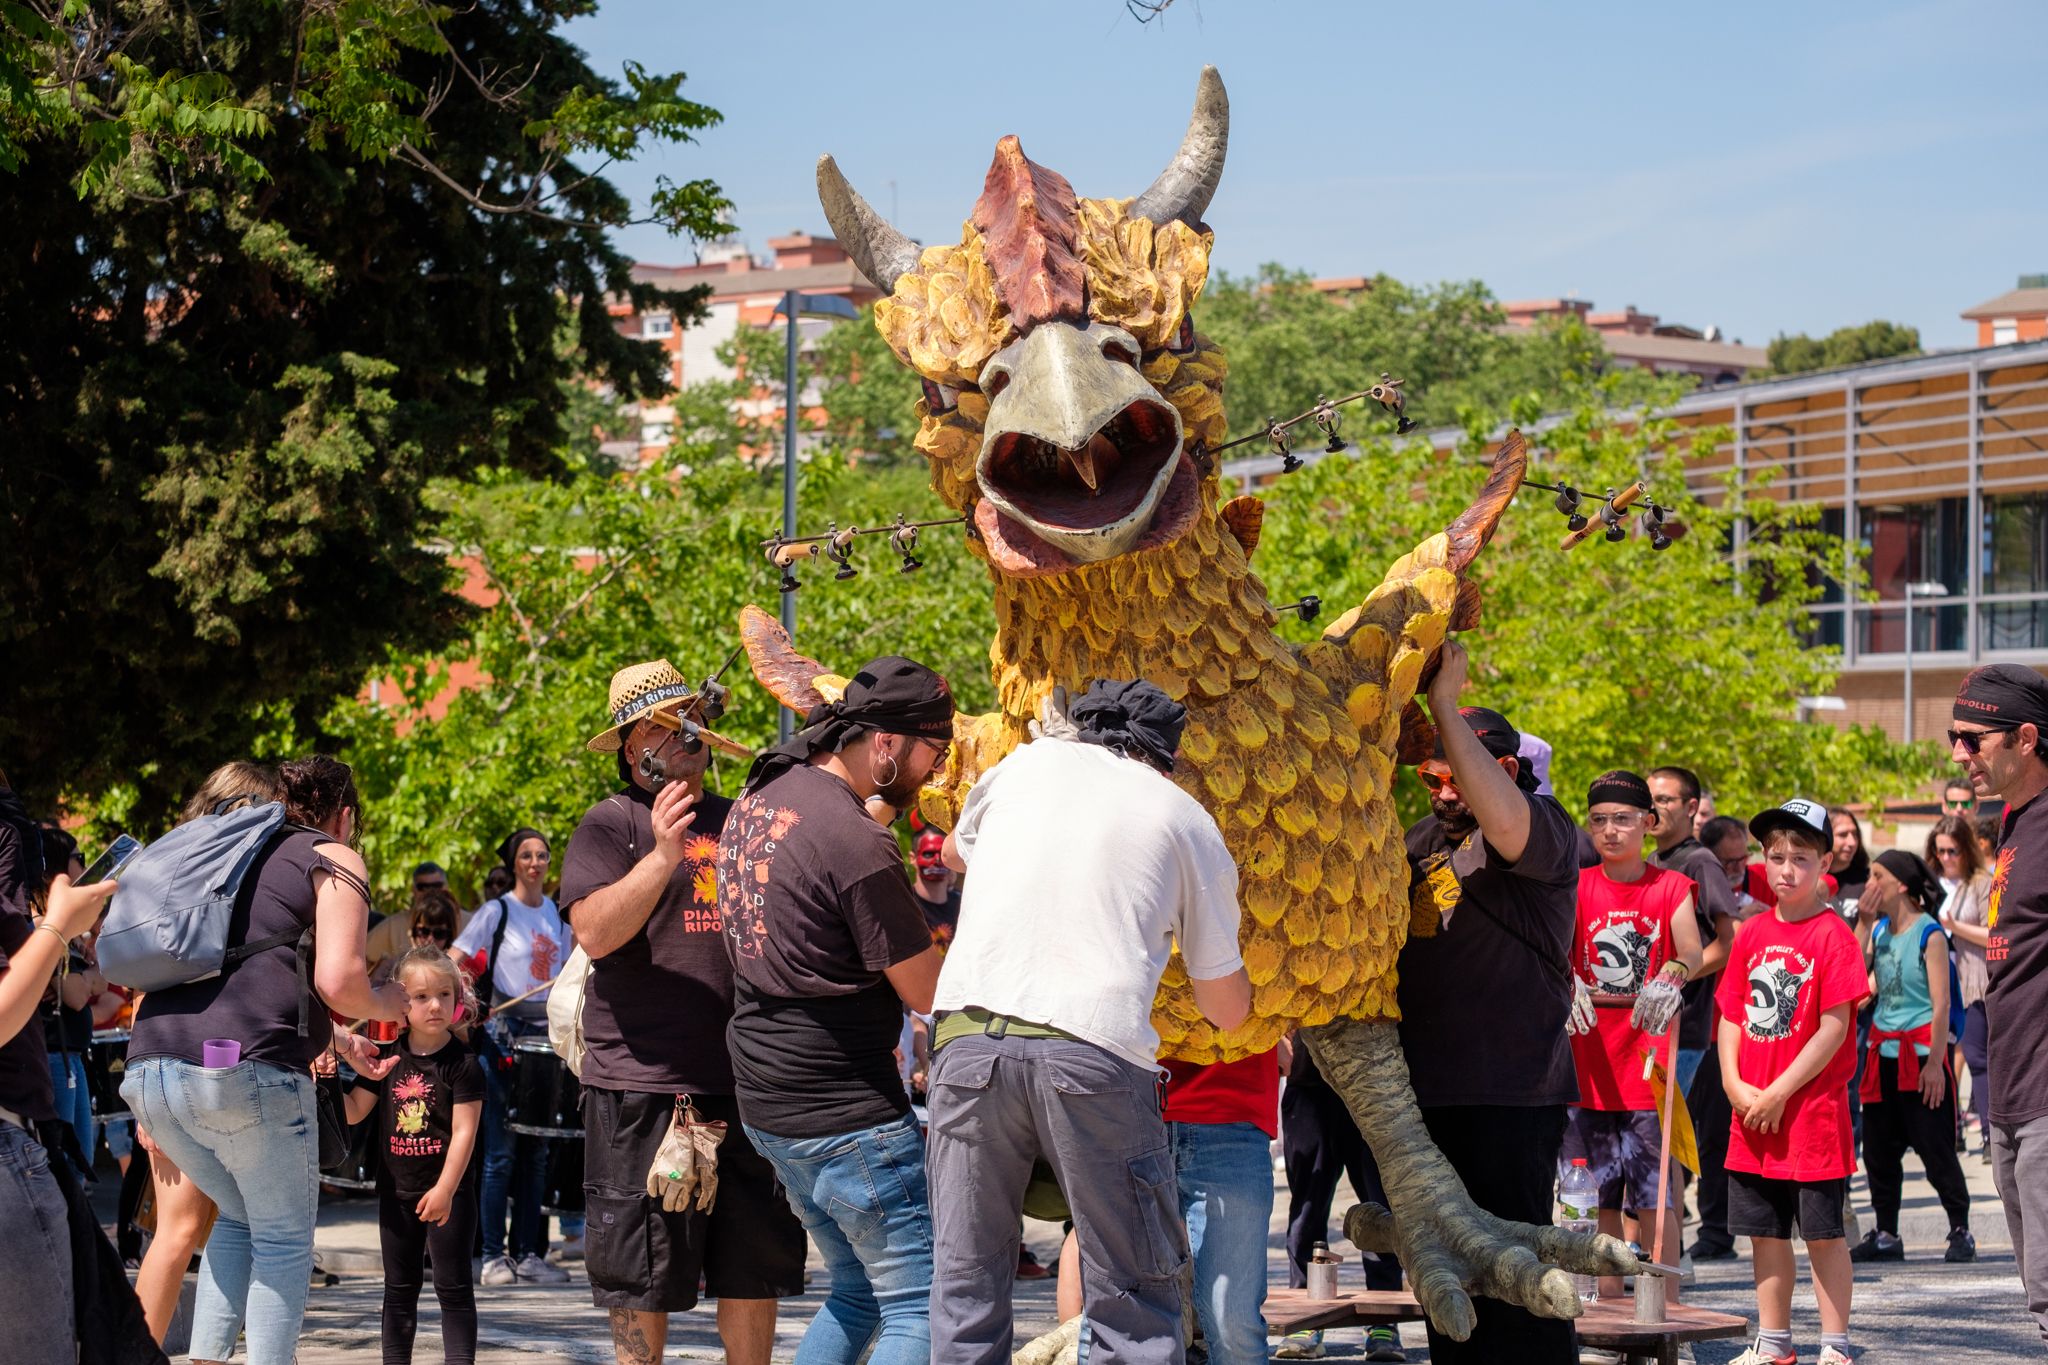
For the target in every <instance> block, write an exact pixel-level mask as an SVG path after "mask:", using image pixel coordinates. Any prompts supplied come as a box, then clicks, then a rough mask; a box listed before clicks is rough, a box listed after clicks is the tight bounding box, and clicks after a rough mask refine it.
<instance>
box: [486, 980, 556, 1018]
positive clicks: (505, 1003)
mask: <svg viewBox="0 0 2048 1365" xmlns="http://www.w3.org/2000/svg"><path fill="white" fill-rule="evenodd" d="M554 984H555V978H554V977H552V976H551V977H549V978H548V979H547V980H545V981H543V982H541V983H540V984H539V985H538V986H535V987H534V988H533V989H532V990H530V991H527V992H526V993H525V994H523V995H515V996H513V997H512V998H511V999H510V1000H500V1001H499V1002H498V1003H497V1004H495V1005H493V1006H491V1007H490V1008H489V1009H487V1010H485V1011H484V1018H486V1019H488V1018H490V1017H491V1016H492V1015H494V1014H496V1013H497V1012H498V1011H499V1010H503V1009H510V1008H511V1007H512V1006H514V1005H516V1004H518V1003H520V1002H521V1001H522V1000H531V999H533V997H534V996H536V995H539V994H540V993H541V992H542V991H544V990H546V989H547V988H548V987H550V986H552V985H554Z"/></svg>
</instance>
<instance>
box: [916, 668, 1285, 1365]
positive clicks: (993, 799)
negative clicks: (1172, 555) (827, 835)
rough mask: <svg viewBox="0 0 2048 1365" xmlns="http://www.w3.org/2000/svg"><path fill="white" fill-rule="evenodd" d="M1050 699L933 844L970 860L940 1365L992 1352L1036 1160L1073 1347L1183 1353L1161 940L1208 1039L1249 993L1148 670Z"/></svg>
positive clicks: (1114, 1357) (1115, 1355)
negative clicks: (1056, 1242)
mask: <svg viewBox="0 0 2048 1365" xmlns="http://www.w3.org/2000/svg"><path fill="white" fill-rule="evenodd" d="M1062 705H1063V703H1062V701H1061V699H1060V697H1059V695H1058V694H1056V695H1055V698H1054V701H1053V703H1052V704H1051V705H1050V706H1048V708H1047V711H1046V713H1045V716H1044V718H1043V719H1042V720H1041V721H1040V722H1039V724H1038V725H1037V727H1035V728H1036V731H1037V733H1038V735H1039V737H1038V738H1037V739H1036V740H1035V741H1034V742H1032V743H1030V744H1026V745H1024V746H1023V747H1022V748H1019V749H1017V750H1016V751H1014V752H1013V753H1011V754H1010V755H1009V756H1008V757H1007V758H1005V759H1003V761H1002V762H1001V763H998V764H997V765H996V766H995V767H994V768H992V769H991V770H990V771H989V772H988V773H986V774H985V775H984V776H983V777H982V778H981V780H980V781H979V782H978V783H976V784H975V787H974V790H973V791H972V792H970V793H969V794H968V797H967V802H966V804H965V806H963V807H962V809H961V812H960V819H959V822H958V823H957V824H956V825H955V827H954V829H953V833H952V835H951V837H950V838H949V840H948V843H947V851H948V856H949V859H950V860H951V861H952V864H953V866H955V867H956V868H961V869H963V870H971V875H970V876H969V877H968V879H967V889H966V896H965V899H964V901H963V902H962V904H961V908H960V929H959V933H958V934H957V935H956V936H955V938H954V940H953V947H952V949H951V950H950V951H949V952H948V953H947V955H946V965H945V970H944V971H943V972H942V973H941V974H940V978H939V990H938V999H937V1004H936V1008H937V1010H938V1024H937V1027H936V1029H935V1030H934V1034H933V1037H934V1041H935V1044H936V1047H937V1055H936V1057H935V1059H934V1061H933V1063H932V1077H931V1158H930V1159H931V1180H932V1191H933V1194H934V1196H935V1198H934V1200H933V1209H934V1216H935V1223H934V1234H935V1237H934V1242H933V1248H932V1257H933V1262H934V1267H933V1270H934V1274H933V1278H932V1281H931V1302H932V1359H933V1360H935V1361H944V1362H946V1365H1003V1362H1007V1361H1008V1360H1009V1359H1010V1330H1011V1321H1012V1319H1011V1304H1010V1299H1011V1288H1010V1267H1011V1266H1012V1265H1013V1264H1014V1262H1015V1257H1016V1254H1017V1218H1018V1214H1019V1213H1020V1212H1021V1210H1022V1208H1023V1203H1024V1192H1025V1187H1026V1184H1027V1183H1028V1181H1029V1180H1030V1177H1031V1170H1032V1166H1033V1163H1034V1162H1036V1161H1039V1160H1041V1159H1042V1160H1044V1161H1045V1162H1047V1163H1048V1164H1050V1165H1051V1167H1052V1170H1053V1173H1054V1175H1055V1176H1056V1177H1057V1179H1058V1181H1059V1186H1060V1189H1061V1190H1062V1191H1063V1192H1064V1193H1065V1195H1066V1199H1067V1204H1068V1207H1069V1208H1070V1209H1071V1210H1072V1213H1073V1218H1074V1230H1075V1234H1076V1236H1077V1237H1078V1238H1079V1242H1080V1257H1081V1276H1082V1294H1083V1302H1084V1306H1085V1310H1086V1312H1087V1315H1088V1331H1089V1341H1090V1347H1089V1352H1090V1354H1089V1358H1090V1360H1091V1361H1092V1362H1097V1363H1098V1365H1106V1363H1108V1362H1132V1361H1145V1362H1159V1363H1160V1365H1168V1363H1169V1362H1171V1363H1173V1365H1177V1362H1179V1360H1180V1359H1181V1337H1180V1333H1181V1303H1182V1288H1181V1276H1182V1274H1183V1272H1184V1270H1185V1268H1186V1267H1187V1263H1188V1259H1189V1244H1188V1233H1187V1226H1186V1224H1185V1223H1184V1222H1183V1221H1182V1215H1181V1205H1180V1193H1179V1188H1178V1185H1177V1182H1176V1173H1175V1167H1174V1160H1173V1150H1172V1147H1171V1146H1170V1145H1169V1141H1168V1135H1167V1129H1166V1123H1165V1119H1164V1116H1163V1113H1162V1097H1163V1094H1164V1089H1165V1081H1164V1075H1163V1073H1162V1072H1161V1071H1160V1069H1159V1065H1158V1062H1157V1060H1156V1058H1157V1057H1158V1053H1159V1034H1158V1032H1157V1031H1156V1030H1155V1029H1154V1028H1153V1027H1152V1000H1153V996H1154V994H1155V992H1156V991H1157V990H1158V987H1159V980H1160V977H1161V975H1162V974H1163V973H1164V972H1165V970H1166V964H1167V959H1168V958H1169V956H1171V954H1172V953H1173V952H1174V950H1175V949H1176V948H1178V949H1179V952H1180V955H1181V958H1182V960H1183V962H1184V963H1185V966H1186V971H1187V975H1188V978H1189V980H1190V981H1191V982H1192V984H1193V987H1194V996H1195V1004H1196V1006H1197V1007H1198V1008H1200V1009H1201V1011H1202V1013H1203V1014H1204V1016H1206V1017H1207V1018H1208V1019H1209V1021H1210V1022H1211V1023H1212V1024H1214V1025H1215V1026H1216V1027H1217V1028H1218V1029H1219V1030H1220V1029H1229V1028H1234V1027H1236V1026H1237V1025H1238V1024H1240V1023H1242V1022H1243V1021H1244V1018H1245V1016H1246V1015H1247V1014H1248V1013H1249V1012H1250V1008H1251V981H1250V979H1249V977H1248V976H1247V975H1246V973H1245V970H1244V960H1243V958H1242V957H1240V956H1239V954H1238V947H1237V930H1238V919H1239V910H1238V902H1237V866H1236V863H1235V862H1234V861H1233V860H1232V858H1231V856H1230V851H1229V849H1228V848H1226V847H1225V846H1224V843H1223V836H1222V834H1221V833H1220V832H1219V831H1218V830H1217V828H1216V821H1215V820H1214V819H1213V818H1212V817H1211V816H1210V815H1209V813H1208V812H1207V811H1206V810H1204V809H1203V808H1202V806H1201V805H1200V804H1199V803H1198V802H1197V801H1196V800H1195V799H1194V798H1193V797H1192V796H1189V795H1188V794H1187V793H1186V792H1185V791H1182V790H1181V789H1180V787H1178V786H1176V785H1175V784H1174V782H1173V780H1172V777H1171V776H1170V774H1171V772H1172V770H1173V764H1174V754H1175V752H1176V751H1177V750H1178V749H1179V747H1180V735H1181V727H1182V725H1183V724H1184V722H1185V721H1186V718H1187V712H1186V710H1185V709H1184V708H1183V707H1182V706H1181V705H1180V704H1179V703H1178V702H1175V701H1172V700H1170V699H1169V698H1168V697H1167V696H1166V694H1165V693H1164V692H1162V691H1160V690H1159V688H1157V687H1155V686H1153V685H1152V684H1151V683H1148V682H1112V681H1102V682H1096V683H1093V684H1091V685H1090V686H1089V688H1088V691H1087V694H1086V695H1085V696H1083V697H1081V698H1080V699H1079V700H1078V701H1076V702H1075V703H1074V704H1073V707H1072V709H1071V711H1070V712H1067V711H1063V710H1062V709H1061V708H1062ZM1265 1183H1266V1188H1267V1190H1268V1191H1270V1189H1271V1187H1272V1177H1271V1175H1270V1174H1267V1175H1266V1176H1265ZM1268 1197H1269V1198H1270V1194H1269V1196H1268Z"/></svg>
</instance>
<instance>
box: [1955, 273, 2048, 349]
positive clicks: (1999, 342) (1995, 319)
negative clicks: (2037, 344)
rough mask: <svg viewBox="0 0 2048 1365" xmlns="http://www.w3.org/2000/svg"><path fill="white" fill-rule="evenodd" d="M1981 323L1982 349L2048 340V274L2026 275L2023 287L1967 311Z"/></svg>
mask: <svg viewBox="0 0 2048 1365" xmlns="http://www.w3.org/2000/svg"><path fill="white" fill-rule="evenodd" d="M1963 317H1964V319H1965V320H1967V321H1970V322H1974V323H1976V324H1977V344H1978V345H1979V346H2009V345H2011V344H2012V343H2013V342H2015V341H2040V340H2042V339H2044V338H2048V275H2022V276H2020V282H2019V287H2018V288H2017V289H2012V290H2008V291H2007V292H2005V293H2003V294H2000V295H1999V296H1998V297H1997V298H1995V299H1988V300H1986V301H1985V302H1983V303H1980V304H1978V305H1977V306H1976V307H1975V308H1965V309H1964V310H1963Z"/></svg>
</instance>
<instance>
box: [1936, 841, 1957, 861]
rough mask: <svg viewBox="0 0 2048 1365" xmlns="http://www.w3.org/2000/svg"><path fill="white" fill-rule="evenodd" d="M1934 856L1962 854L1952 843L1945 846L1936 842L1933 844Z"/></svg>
mask: <svg viewBox="0 0 2048 1365" xmlns="http://www.w3.org/2000/svg"><path fill="white" fill-rule="evenodd" d="M1934 856H1935V857H1937V858H1960V857H1962V856H1963V851H1962V850H1961V849H1959V848H1957V847H1956V846H1955V845H1954V844H1950V845H1948V846H1947V847H1943V846H1942V845H1940V844H1936V845H1935V846H1934Z"/></svg>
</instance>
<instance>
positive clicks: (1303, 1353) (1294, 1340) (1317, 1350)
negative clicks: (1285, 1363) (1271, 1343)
mask: <svg viewBox="0 0 2048 1365" xmlns="http://www.w3.org/2000/svg"><path fill="white" fill-rule="evenodd" d="M1273 1358H1274V1359H1275V1360H1321V1359H1322V1358H1323V1333H1322V1329H1321V1328H1317V1329H1316V1330H1315V1331H1313V1332H1289V1333H1288V1334H1287V1335H1286V1336H1284V1337H1282V1338H1280V1345H1279V1346H1278V1347H1277V1348H1276V1349H1275V1350H1274V1352H1273Z"/></svg>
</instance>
